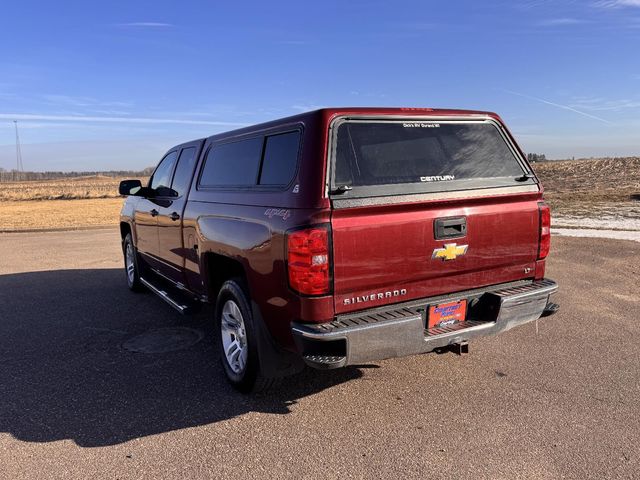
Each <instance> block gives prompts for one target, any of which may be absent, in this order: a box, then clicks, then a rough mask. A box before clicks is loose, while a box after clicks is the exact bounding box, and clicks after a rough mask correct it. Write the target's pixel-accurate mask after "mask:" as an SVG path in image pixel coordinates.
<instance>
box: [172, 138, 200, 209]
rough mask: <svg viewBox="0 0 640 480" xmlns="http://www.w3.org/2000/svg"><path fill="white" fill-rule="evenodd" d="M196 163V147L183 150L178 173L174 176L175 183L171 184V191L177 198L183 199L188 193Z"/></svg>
mask: <svg viewBox="0 0 640 480" xmlns="http://www.w3.org/2000/svg"><path fill="white" fill-rule="evenodd" d="M195 163H196V149H195V147H189V148H183V149H182V152H181V153H180V158H179V159H178V166H177V168H176V173H175V174H174V175H173V183H172V184H171V189H172V190H173V194H174V195H175V196H176V197H181V196H182V195H184V194H185V193H186V192H187V189H188V188H189V183H190V180H191V174H192V173H193V168H194V167H195Z"/></svg>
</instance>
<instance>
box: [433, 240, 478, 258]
mask: <svg viewBox="0 0 640 480" xmlns="http://www.w3.org/2000/svg"><path fill="white" fill-rule="evenodd" d="M467 248H469V245H457V244H455V243H445V244H444V247H442V248H436V249H434V250H433V256H432V257H431V258H432V259H433V260H435V259H437V258H439V259H441V260H442V261H443V262H444V261H446V260H455V259H456V258H457V257H461V256H462V255H464V254H465V253H467Z"/></svg>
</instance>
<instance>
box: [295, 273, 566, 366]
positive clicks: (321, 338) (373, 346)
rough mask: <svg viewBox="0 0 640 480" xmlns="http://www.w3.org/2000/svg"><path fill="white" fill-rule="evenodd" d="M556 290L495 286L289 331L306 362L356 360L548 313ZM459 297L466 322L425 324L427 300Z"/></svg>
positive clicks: (418, 349)
mask: <svg viewBox="0 0 640 480" xmlns="http://www.w3.org/2000/svg"><path fill="white" fill-rule="evenodd" d="M557 290H558V285H557V284H556V282H554V281H553V280H549V279H544V280H539V281H533V282H532V281H528V282H518V283H517V284H509V285H496V286H494V287H491V288H489V289H480V290H472V291H468V292H457V293H455V294H453V295H447V296H440V297H433V298H425V299H423V300H420V301H413V302H410V303H407V304H402V305H393V306H390V307H387V308H377V309H373V310H367V311H365V312H358V313H357V314H353V315H345V316H341V317H338V318H337V319H336V320H334V321H332V322H329V323H323V324H301V323H293V324H292V332H293V336H294V339H295V341H296V345H297V347H298V350H299V351H300V353H301V354H302V357H303V359H304V360H305V362H306V363H307V364H308V365H310V366H312V367H315V368H337V367H342V366H345V365H356V364H361V363H365V362H371V361H376V360H382V359H385V358H393V357H401V356H406V355H414V354H418V353H426V352H430V351H433V350H436V349H439V348H443V347H447V346H449V345H454V344H459V343H463V342H467V341H469V340H471V339H473V338H476V337H481V336H488V335H495V334H498V333H500V332H504V331H506V330H509V329H511V328H513V327H517V326H519V325H522V324H525V323H528V322H531V321H533V320H537V319H538V318H540V317H541V316H548V315H551V314H553V313H555V311H557V309H558V306H557V305H555V304H551V303H550V302H549V297H550V295H552V294H553V293H555V292H556V291H557ZM463 298H466V299H467V300H468V302H469V315H468V318H469V319H468V320H467V321H465V322H460V323H457V324H454V325H451V326H447V327H442V328H433V329H430V330H426V329H425V318H426V311H428V306H429V305H433V304H439V303H444V302H447V301H451V300H457V299H463Z"/></svg>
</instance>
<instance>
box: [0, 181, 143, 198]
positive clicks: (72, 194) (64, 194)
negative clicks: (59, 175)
mask: <svg viewBox="0 0 640 480" xmlns="http://www.w3.org/2000/svg"><path fill="white" fill-rule="evenodd" d="M121 180H125V179H124V178H112V177H104V176H99V175H96V176H89V177H76V178H63V179H59V180H34V181H25V182H5V183H0V202H4V201H32V200H77V199H89V198H119V196H120V195H118V185H119V184H120V181H121ZM141 180H142V181H143V183H144V182H145V181H146V179H141Z"/></svg>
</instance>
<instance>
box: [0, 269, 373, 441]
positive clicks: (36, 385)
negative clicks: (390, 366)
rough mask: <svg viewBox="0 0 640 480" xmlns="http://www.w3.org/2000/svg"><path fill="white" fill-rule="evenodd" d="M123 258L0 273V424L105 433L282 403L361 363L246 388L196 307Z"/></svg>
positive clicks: (23, 434) (15, 429)
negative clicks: (153, 333) (159, 344)
mask: <svg viewBox="0 0 640 480" xmlns="http://www.w3.org/2000/svg"><path fill="white" fill-rule="evenodd" d="M123 275H124V273H123V271H122V270H121V269H91V270H59V271H46V272H33V273H18V274H9V275H2V276H0V432H7V433H9V434H11V435H13V436H14V437H15V438H17V439H19V440H22V441H26V442H51V441H56V440H63V439H71V440H73V441H74V442H76V443H77V444H78V445H80V446H83V447H98V446H105V445H114V444H118V443H122V442H126V441H128V440H131V439H134V438H139V437H144V436H147V435H153V434H158V433H163V432H168V431H173V430H177V429H182V428H187V427H195V426H201V425H206V424H210V423H215V422H218V421H221V420H226V419H230V418H233V417H236V416H239V415H242V414H245V413H247V412H252V411H254V412H265V413H273V414H286V413H289V411H290V407H291V406H292V405H293V404H295V403H296V402H297V400H298V399H300V398H303V397H305V396H307V395H311V394H313V393H316V392H319V391H321V390H324V389H326V388H331V387H333V386H336V385H338V384H340V383H343V382H347V381H349V380H352V379H355V378H358V377H360V376H361V375H362V373H361V371H360V370H359V369H357V368H346V369H341V370H335V371H329V372H308V371H307V372H303V373H301V374H299V375H296V376H294V377H291V378H288V379H286V380H285V381H284V382H283V383H282V385H281V386H280V387H279V388H276V389H274V390H273V391H271V392H269V393H264V394H260V395H257V396H253V397H249V396H244V395H241V394H239V393H237V392H235V391H234V390H233V389H232V388H231V387H230V386H229V385H228V384H227V382H226V380H225V378H224V376H223V373H222V368H221V366H220V365H219V363H218V360H217V347H216V346H215V342H214V341H213V335H212V332H211V329H210V327H209V324H210V322H209V318H208V316H207V315H206V312H205V313H202V314H200V315H197V316H195V317H182V316H180V315H179V314H178V313H176V312H174V311H173V310H171V308H170V307H168V306H167V305H165V304H164V303H163V302H162V301H160V300H159V299H158V298H157V297H155V296H154V295H152V294H150V293H148V294H145V293H142V294H133V293H131V292H129V291H128V290H127V288H126V285H125V280H124V278H123ZM179 325H182V326H187V327H190V328H192V329H195V330H198V331H201V332H203V333H204V337H203V339H202V340H201V341H200V342H199V343H196V344H195V345H192V346H190V347H188V348H186V349H183V350H178V351H170V352H165V353H153V354H148V353H134V352H131V351H128V350H126V349H125V348H123V346H122V345H123V343H125V342H127V341H128V340H130V339H131V338H133V337H135V336H136V335H139V334H142V333H144V332H147V331H150V330H153V329H156V328H162V327H175V326H179Z"/></svg>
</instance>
